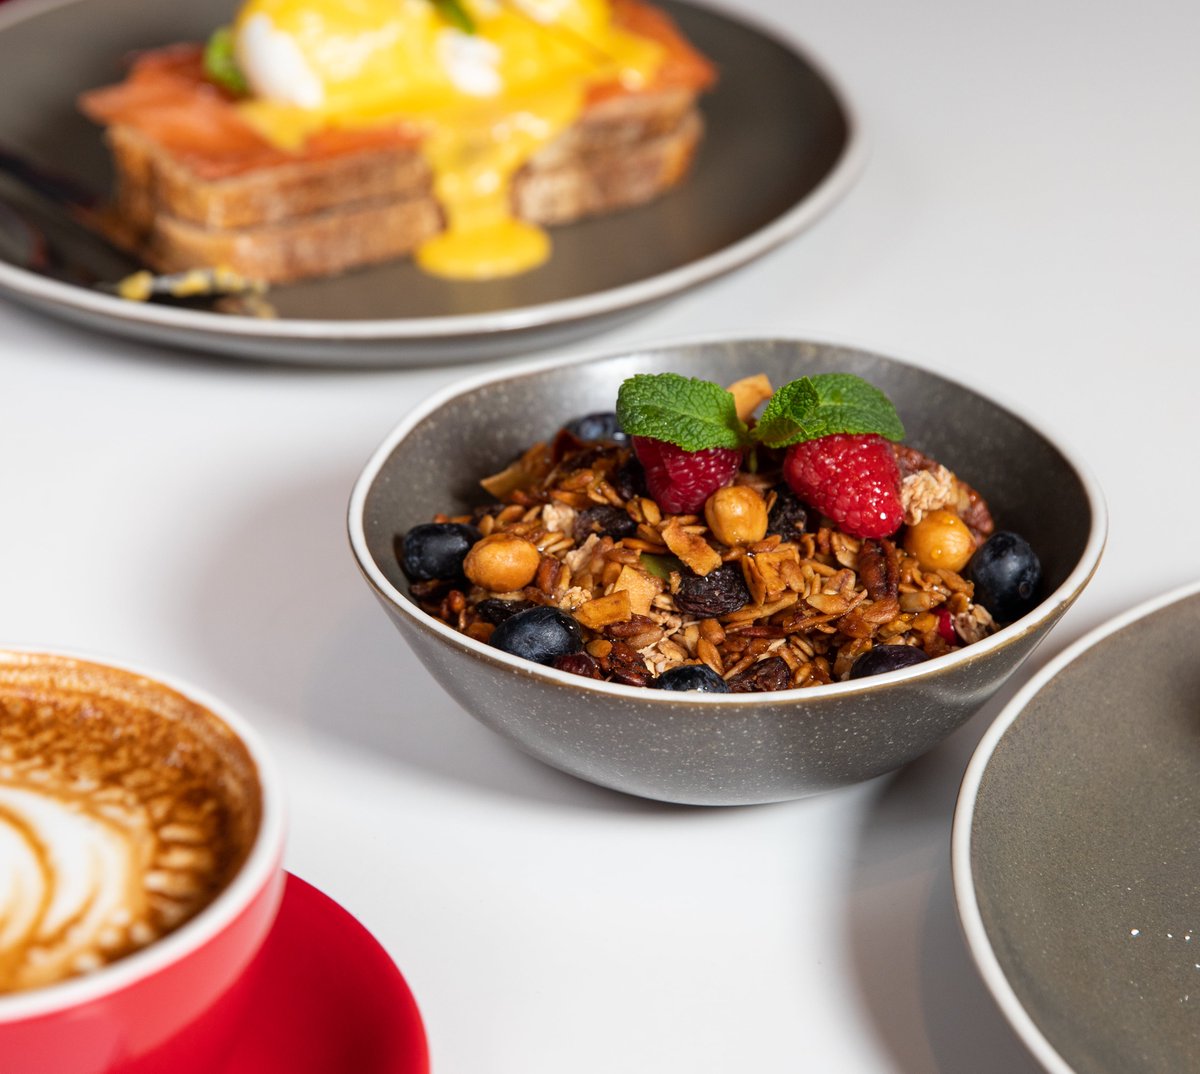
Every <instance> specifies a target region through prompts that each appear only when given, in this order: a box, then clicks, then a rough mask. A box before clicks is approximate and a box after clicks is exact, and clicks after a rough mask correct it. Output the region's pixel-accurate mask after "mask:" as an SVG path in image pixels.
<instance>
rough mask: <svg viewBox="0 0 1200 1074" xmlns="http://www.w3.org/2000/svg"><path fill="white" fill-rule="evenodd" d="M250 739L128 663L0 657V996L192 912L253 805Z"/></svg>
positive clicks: (216, 882)
mask: <svg viewBox="0 0 1200 1074" xmlns="http://www.w3.org/2000/svg"><path fill="white" fill-rule="evenodd" d="M259 798H260V792H259V788H258V784H257V777H256V774H255V770H254V765H253V762H252V761H251V759H250V757H249V755H248V754H247V753H246V750H245V747H244V746H242V744H241V742H240V741H239V740H238V739H237V738H236V736H234V735H233V733H232V732H231V731H229V729H228V728H227V727H226V726H225V725H224V724H223V723H222V722H221V721H220V720H219V719H217V717H216V716H214V715H213V714H212V713H210V712H208V711H207V710H205V709H203V708H200V707H199V706H197V705H195V704H193V703H192V702H190V701H188V700H187V699H186V698H183V697H182V696H180V695H179V694H176V693H174V692H173V691H170V690H169V689H167V688H166V687H165V686H162V685H161V684H158V683H153V682H150V681H149V680H145V679H141V678H139V677H138V676H135V675H133V674H131V673H128V672H123V671H118V670H116V669H111V668H106V667H101V666H99V665H92V664H87V663H84V662H81V661H73V660H66V659H64V658H61V657H43V656H28V655H24V656H16V657H14V656H13V655H11V654H5V655H4V657H3V658H2V659H0V992H11V991H19V990H23V989H28V988H35V987H39V986H41V985H46V984H51V983H53V982H55V981H59V980H63V979H65V978H68V977H71V976H74V975H77V974H80V973H86V972H89V971H91V970H95V969H98V968H99V967H101V966H103V965H105V964H106V963H108V962H111V961H112V960H114V959H117V958H120V957H122V956H123V955H126V954H129V953H130V952H132V951H135V950H137V949H139V948H141V947H144V946H146V945H147V944H148V943H151V942H153V941H154V940H156V939H157V938H158V937H160V936H162V935H165V934H166V933H168V932H170V931H171V930H172V929H175V928H177V927H178V926H180V925H181V924H183V923H184V922H186V921H188V920H189V919H190V918H191V917H193V916H194V915H195V914H196V913H197V912H199V911H200V910H201V909H203V907H204V906H206V905H207V904H208V903H209V902H211V901H212V900H213V899H214V898H215V897H216V895H217V894H218V893H219V892H220V891H221V890H222V888H224V887H225V885H226V884H227V883H228V882H229V880H230V879H231V878H232V876H233V874H234V873H235V872H236V871H237V868H238V867H239V866H240V864H241V862H242V860H243V859H244V858H245V856H246V853H247V852H248V850H249V847H250V844H251V842H252V841H253V838H254V834H255V831H256V829H257V826H258V819H259V814H260V808H261V807H260V800H259Z"/></svg>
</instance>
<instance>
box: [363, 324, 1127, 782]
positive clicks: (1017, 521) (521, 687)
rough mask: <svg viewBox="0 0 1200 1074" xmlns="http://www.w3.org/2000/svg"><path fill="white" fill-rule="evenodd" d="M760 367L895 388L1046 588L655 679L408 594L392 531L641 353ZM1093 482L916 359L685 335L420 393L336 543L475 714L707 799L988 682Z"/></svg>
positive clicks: (543, 752)
mask: <svg viewBox="0 0 1200 1074" xmlns="http://www.w3.org/2000/svg"><path fill="white" fill-rule="evenodd" d="M655 371H677V372H680V373H684V374H687V375H694V376H702V377H707V378H710V379H712V380H716V381H720V382H726V383H728V382H730V381H733V380H735V379H737V378H739V377H742V376H747V375H750V374H753V373H758V372H765V373H767V374H768V376H769V377H770V378H771V380H772V382H773V383H775V384H782V383H785V382H786V381H788V380H791V379H794V378H795V377H797V376H801V375H803V374H805V373H815V372H822V371H850V372H855V373H858V374H860V375H861V376H863V377H865V378H867V379H868V380H870V381H871V382H872V383H874V384H876V385H878V386H879V387H880V388H882V389H883V390H884V391H886V392H887V393H888V395H889V396H890V397H891V398H892V399H893V401H894V402H895V403H896V405H897V407H898V409H899V411H900V413H901V415H902V416H903V417H904V420H905V423H906V425H907V427H908V433H909V436H908V440H909V442H910V443H912V444H914V445H915V446H917V447H920V448H922V449H923V450H925V451H927V452H929V453H930V454H932V455H934V456H935V457H937V458H939V459H941V460H944V461H945V462H946V463H948V464H949V465H951V466H952V467H953V468H954V469H955V470H956V471H957V472H958V473H959V474H960V475H961V476H962V477H963V478H964V479H966V480H967V481H969V482H971V483H972V484H973V485H975V486H976V487H978V488H979V489H981V490H984V491H985V495H986V496H987V498H988V500H989V502H990V503H991V504H992V506H993V509H994V511H995V513H996V515H997V517H998V518H999V519H1001V520H1002V522H1003V524H1004V525H1005V526H1007V527H1009V528H1011V529H1015V530H1018V531H1020V532H1022V533H1024V534H1025V536H1026V537H1027V538H1028V539H1029V540H1030V541H1031V543H1032V544H1033V546H1034V547H1035V548H1036V549H1037V550H1038V552H1039V554H1040V555H1041V558H1042V562H1043V566H1044V571H1045V587H1046V588H1045V592H1046V593H1047V594H1050V595H1051V596H1050V597H1049V598H1048V599H1047V600H1046V601H1044V602H1043V604H1042V605H1041V606H1040V607H1039V608H1038V609H1037V610H1036V611H1035V612H1034V613H1031V614H1030V615H1029V616H1027V617H1026V618H1025V619H1024V620H1022V621H1021V622H1020V623H1018V624H1015V625H1014V626H1013V627H1010V628H1009V629H1008V630H1006V631H1005V632H1003V634H1001V635H997V636H996V637H994V638H992V639H989V640H988V641H987V642H985V643H982V644H981V645H979V646H978V647H976V648H975V649H974V650H972V649H967V650H964V651H963V652H962V653H961V654H958V655H954V656H950V657H946V658H943V659H941V660H938V661H934V662H931V663H929V664H928V665H925V666H923V667H921V668H918V669H913V670H910V671H905V672H899V673H894V674H892V675H889V676H887V677H886V679H880V680H870V681H862V682H858V683H853V684H835V685H834V686H830V687H818V688H815V689H809V690H799V691H795V690H793V691H785V692H780V693H773V694H754V695H734V696H732V697H730V696H725V697H713V696H712V695H686V694H669V693H665V692H659V691H655V690H638V689H635V688H631V687H621V686H615V685H613V684H593V683H590V682H589V681H588V680H584V679H581V678H578V677H575V676H569V675H565V674H563V673H560V672H554V671H551V670H549V669H546V668H541V667H536V666H534V665H528V664H523V663H521V662H519V661H516V660H515V659H513V658H511V657H508V656H507V655H506V654H503V653H499V652H497V651H496V650H492V649H489V648H488V647H487V646H483V645H479V644H477V643H474V642H471V641H469V640H467V639H464V638H462V637H461V636H460V635H457V634H454V633H453V632H451V631H450V630H449V629H448V628H445V627H443V626H441V625H440V624H437V623H435V622H434V621H433V620H432V619H431V618H429V617H428V616H426V615H424V614H423V613H422V612H421V611H420V610H419V609H417V608H416V606H415V605H414V604H413V603H412V602H411V601H410V600H409V599H408V598H407V596H406V595H405V594H406V593H407V584H406V582H405V580H404V578H403V576H402V574H401V573H400V570H399V567H398V565H397V563H396V559H395V555H394V552H393V541H394V538H395V535H396V534H397V533H401V532H403V531H404V530H406V529H408V528H409V527H410V526H412V525H414V524H416V523H418V522H423V521H427V520H428V519H429V518H430V517H431V516H432V515H433V514H434V513H435V512H437V511H451V512H453V511H454V510H455V509H458V508H461V507H465V506H467V505H468V504H470V503H474V502H479V501H480V500H481V496H480V495H479V494H478V493H477V491H476V489H477V482H478V480H479V478H480V477H481V476H484V475H486V474H488V473H491V472H493V471H495V470H496V469H498V468H500V467H501V466H502V465H503V464H504V463H506V462H507V461H508V460H509V459H510V458H512V457H513V456H514V455H516V454H517V453H518V452H520V451H521V450H523V449H524V448H525V447H527V446H528V445H529V444H530V443H531V442H532V441H534V440H536V439H538V438H542V437H547V436H550V435H552V434H553V433H554V431H555V430H556V429H557V428H558V427H559V425H561V423H562V422H564V421H566V420H568V419H569V418H571V417H573V416H575V415H578V414H582V413H586V412H588V411H593V410H598V409H607V408H611V406H612V404H613V402H614V400H615V397H616V391H617V387H618V386H619V385H620V383H621V381H623V380H624V379H625V378H626V377H628V376H630V375H632V374H634V373H638V372H655ZM1103 518H1104V509H1103V504H1102V502H1101V499H1100V496H1099V493H1098V492H1097V491H1096V490H1095V487H1094V485H1091V484H1090V483H1089V482H1088V481H1087V480H1086V479H1085V478H1083V477H1082V476H1081V475H1080V474H1079V473H1078V472H1077V470H1076V468H1075V467H1074V466H1073V465H1072V464H1071V463H1070V462H1069V461H1068V460H1067V458H1066V457H1065V456H1064V455H1063V454H1062V453H1061V452H1060V451H1059V450H1058V449H1057V448H1056V447H1055V446H1054V445H1053V444H1052V443H1050V442H1049V441H1048V440H1047V439H1045V438H1044V437H1043V436H1042V435H1040V434H1039V433H1038V432H1036V431H1035V430H1034V429H1032V428H1031V427H1030V426H1029V425H1027V424H1026V423H1025V422H1024V421H1022V420H1021V419H1020V418H1019V417H1017V416H1015V415H1013V414H1011V413H1009V412H1007V411H1005V410H1003V409H1001V408H999V407H997V406H996V405H994V404H993V403H990V402H988V401H987V400H985V399H983V398H981V397H980V396H978V395H976V394H975V393H974V392H972V391H970V390H969V389H967V388H964V387H962V386H960V385H957V384H954V383H953V382H951V381H948V380H945V379H942V378H940V377H938V376H936V375H934V374H932V373H928V372H925V371H923V370H920V369H918V368H915V367H913V366H909V365H905V364H902V363H899V362H896V361H892V360H890V359H888V358H884V357H882V356H879V355H876V354H871V353H867V352H864V351H860V350H854V349H849V348H844V347H837V346H830V345H823V344H815V343H802V342H797V341H789V340H780V341H768V340H764V341H741V342H695V343H684V344H673V345H667V346H661V347H655V346H649V347H646V348H645V349H643V350H640V351H638V352H636V353H632V354H627V355H623V356H615V357H603V358H600V359H594V360H590V361H587V362H585V363H583V364H579V363H576V362H569V363H560V364H557V365H553V366H550V367H545V366H542V367H540V368H538V369H536V370H534V371H527V372H520V373H517V374H514V375H508V376H500V377H498V378H493V379H491V380H490V381H488V382H487V383H483V384H476V385H474V386H467V387H465V388H463V389H461V390H459V391H458V392H457V393H456V394H454V395H453V396H452V397H450V398H444V399H443V400H442V401H441V402H440V403H435V404H434V405H432V407H430V406H426V407H422V408H420V412H419V413H418V414H416V415H414V416H412V417H411V418H410V419H409V420H408V421H406V422H405V423H404V424H403V425H402V426H401V427H400V428H399V429H398V430H397V431H396V433H394V434H393V437H392V438H391V440H389V442H388V443H387V444H385V446H384V447H383V448H382V449H381V450H380V452H379V454H378V455H377V456H376V459H375V460H373V462H372V463H371V464H370V465H368V467H367V469H366V471H365V472H364V474H363V475H362V477H361V478H360V480H359V483H358V486H357V487H356V489H355V493H354V496H353V498H352V501H351V517H350V530H351V542H352V545H353V546H354V550H355V554H356V555H357V556H358V559H359V563H360V566H361V567H362V568H363V570H364V573H365V574H366V576H367V579H368V581H369V582H370V583H371V584H372V586H373V587H374V589H375V591H376V593H377V595H378V596H379V598H380V600H381V602H382V604H383V606H384V608H385V609H386V610H387V612H388V614H389V615H390V616H391V618H392V620H393V622H394V623H395V624H396V626H397V628H398V629H399V631H400V633H401V634H402V635H403V636H404V638H405V640H406V641H407V642H408V644H409V645H410V646H412V648H413V649H414V651H415V652H416V653H417V655H418V656H419V657H420V659H421V660H422V661H423V662H424V663H425V665H426V666H427V667H428V668H429V670H430V672H431V673H432V674H433V675H434V677H435V678H436V679H437V680H438V681H439V682H440V683H441V684H442V685H443V686H444V687H445V689H446V690H447V691H449V693H450V694H452V695H453V696H454V698H455V699H456V700H457V701H458V702H459V703H460V704H461V705H462V706H463V707H464V708H465V709H466V710H467V711H468V712H470V713H471V714H472V715H474V716H476V717H477V718H478V719H479V720H481V721H482V722H483V723H485V724H486V725H487V726H489V727H491V728H493V729H494V730H496V731H498V732H499V733H500V734H502V735H504V736H506V737H507V738H509V739H510V740H511V741H513V742H515V743H516V744H517V745H518V746H520V747H521V748H522V749H523V750H525V751H526V752H528V753H530V754H532V755H533V756H534V757H537V758H539V759H540V760H542V761H545V762H546V763H547V764H551V765H554V766H555V767H557V768H560V769H563V770H564V771H567V772H571V773H573V774H575V775H577V776H580V777H582V778H584V779H587V780H591V781H593V782H595V783H599V784H602V785H604V786H608V787H613V788H616V789H619V790H623V791H628V792H630V793H633V794H639V795H643V796H645V797H648V798H657V799H661V800H665V801H672V802H688V803H696V804H708V805H720V804H738V803H749V802H770V801H779V800H784V799H789V798H798V797H802V796H804V795H808V794H813V793H816V792H819V791H823V790H827V789H830V788H833V787H838V786H842V785H844V784H848V783H853V782H856V781H858V780H863V779H867V778H869V777H871V776H875V775H878V774H880V773H883V772H887V771H889V770H891V769H894V768H896V767H898V766H900V765H902V764H904V763H905V762H906V761H909V760H911V759H912V758H914V757H916V756H918V755H919V754H921V753H923V752H924V751H926V750H928V749H929V748H930V747H931V746H933V745H935V744H936V743H937V742H938V741H940V740H941V739H942V738H944V737H945V736H946V735H947V734H949V733H950V732H951V731H952V730H953V729H954V728H955V727H957V726H959V725H960V724H961V723H962V722H963V721H964V720H966V719H967V717H969V716H970V715H971V713H973V712H974V711H975V710H976V709H977V708H978V706H979V705H981V704H982V703H983V702H984V701H985V700H986V699H987V698H988V697H989V696H991V694H992V693H993V692H994V691H995V690H996V688H997V687H998V686H999V685H1000V683H1001V682H1003V681H1004V679H1005V678H1006V677H1007V676H1008V675H1009V674H1010V673H1011V672H1012V671H1013V670H1014V669H1015V668H1016V667H1017V666H1018V665H1019V664H1020V663H1021V661H1023V660H1024V659H1025V658H1026V657H1027V656H1028V655H1029V653H1030V652H1031V651H1032V650H1033V648H1034V647H1035V646H1036V645H1037V644H1038V642H1039V641H1040V640H1041V639H1042V638H1043V637H1044V636H1045V634H1046V632H1047V631H1048V630H1049V629H1050V627H1051V626H1052V625H1053V624H1054V623H1055V622H1057V620H1058V619H1059V617H1060V616H1061V615H1062V613H1063V612H1064V611H1065V610H1066V608H1067V607H1068V606H1069V605H1070V603H1071V602H1072V601H1073V600H1074V599H1075V597H1076V596H1077V594H1078V592H1079V591H1080V589H1082V587H1083V585H1085V584H1086V582H1087V580H1088V578H1089V577H1090V575H1091V572H1092V571H1093V570H1094V568H1095V564H1096V561H1097V560H1098V558H1099V555H1100V550H1101V547H1102V544H1103V529H1104V521H1103Z"/></svg>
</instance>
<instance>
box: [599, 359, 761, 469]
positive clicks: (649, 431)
mask: <svg viewBox="0 0 1200 1074" xmlns="http://www.w3.org/2000/svg"><path fill="white" fill-rule="evenodd" d="M617 421H618V422H619V423H620V426H621V428H622V429H624V430H625V432H626V433H627V434H628V435H630V436H650V437H653V438H654V439H655V440H663V441H665V442H666V443H668V444H674V445H675V446H676V447H680V448H683V450H684V451H703V450H704V449H705V448H714V447H724V448H741V447H746V446H747V445H748V444H749V443H750V436H749V430H748V429H747V428H746V423H745V422H743V421H742V420H741V419H740V418H739V417H738V416H737V405H736V404H735V403H734V399H733V396H732V395H730V394H729V392H727V391H726V390H725V389H724V388H722V387H721V386H720V385H718V384H713V383H712V382H711V381H707V380H698V379H696V378H695V377H681V376H680V375H679V374H678V373H639V374H637V375H636V376H633V377H630V378H629V379H628V380H627V381H625V383H624V384H622V385H621V388H620V390H619V391H618V392H617Z"/></svg>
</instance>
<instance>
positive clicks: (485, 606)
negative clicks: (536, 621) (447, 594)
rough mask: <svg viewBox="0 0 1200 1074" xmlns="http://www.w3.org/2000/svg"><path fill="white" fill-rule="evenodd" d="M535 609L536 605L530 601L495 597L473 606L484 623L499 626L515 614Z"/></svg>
mask: <svg viewBox="0 0 1200 1074" xmlns="http://www.w3.org/2000/svg"><path fill="white" fill-rule="evenodd" d="M536 607H537V605H536V604H534V603H533V601H531V600H498V599H497V598H495V597H488V599H487V600H481V601H480V602H479V603H478V604H476V605H475V611H476V612H477V613H478V615H479V618H480V619H482V620H483V621H484V622H485V623H491V624H493V625H494V626H499V625H500V624H501V623H503V622H504V620H505V619H508V618H509V617H510V616H513V615H516V614H517V612H525V611H528V610H529V609H530V608H536Z"/></svg>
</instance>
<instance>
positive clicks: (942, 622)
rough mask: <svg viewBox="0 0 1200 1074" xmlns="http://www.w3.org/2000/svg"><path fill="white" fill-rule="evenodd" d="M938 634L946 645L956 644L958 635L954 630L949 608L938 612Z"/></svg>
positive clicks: (952, 617)
mask: <svg viewBox="0 0 1200 1074" xmlns="http://www.w3.org/2000/svg"><path fill="white" fill-rule="evenodd" d="M938 633H939V634H941V636H942V640H943V641H945V642H946V643H947V644H949V645H957V644H958V633H957V632H956V631H955V629H954V616H952V615H951V614H950V609H949V608H942V609H941V610H940V611H939V612H938Z"/></svg>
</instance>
